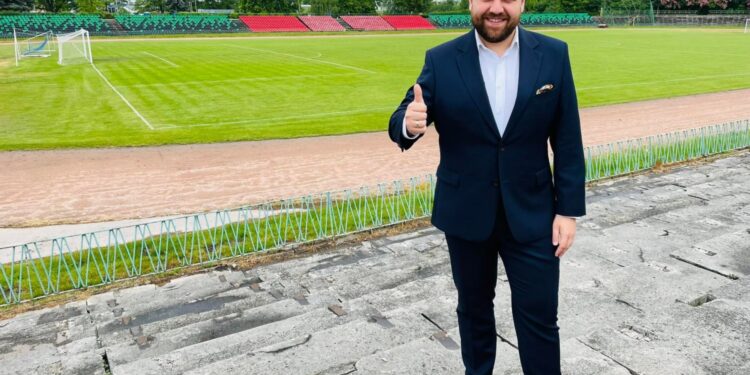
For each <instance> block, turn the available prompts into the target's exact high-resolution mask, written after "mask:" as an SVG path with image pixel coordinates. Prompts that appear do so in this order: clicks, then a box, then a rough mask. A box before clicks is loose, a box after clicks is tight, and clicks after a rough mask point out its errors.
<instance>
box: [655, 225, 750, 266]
mask: <svg viewBox="0 0 750 375" xmlns="http://www.w3.org/2000/svg"><path fill="white" fill-rule="evenodd" d="M748 254H750V223H747V224H746V227H745V228H744V229H742V230H739V231H736V232H732V233H729V234H725V235H722V236H719V237H714V238H711V239H708V240H705V241H702V242H699V243H697V244H695V245H694V246H693V247H691V248H686V249H681V250H678V251H674V252H672V253H671V254H670V256H671V257H673V258H675V259H678V260H681V261H684V262H688V263H690V264H694V265H696V266H697V267H700V268H704V269H706V270H709V271H711V272H715V273H717V274H720V275H722V276H725V277H727V278H730V279H738V278H742V277H747V276H748V275H750V264H748V263H747V257H748Z"/></svg>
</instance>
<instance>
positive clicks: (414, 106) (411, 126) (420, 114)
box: [406, 83, 427, 135]
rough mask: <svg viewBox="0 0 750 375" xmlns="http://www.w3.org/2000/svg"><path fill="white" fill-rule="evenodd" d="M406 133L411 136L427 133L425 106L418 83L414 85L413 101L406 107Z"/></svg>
mask: <svg viewBox="0 0 750 375" xmlns="http://www.w3.org/2000/svg"><path fill="white" fill-rule="evenodd" d="M406 131H407V132H409V134H413V135H418V134H424V132H426V131H427V105H426V104H425V103H424V98H423V97H422V87H420V86H419V84H418V83H417V84H415V85H414V100H413V101H412V102H411V103H409V105H408V106H407V107H406Z"/></svg>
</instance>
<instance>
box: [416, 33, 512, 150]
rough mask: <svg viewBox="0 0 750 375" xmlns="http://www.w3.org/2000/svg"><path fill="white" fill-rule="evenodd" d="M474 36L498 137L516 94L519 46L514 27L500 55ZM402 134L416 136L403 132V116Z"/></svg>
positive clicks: (508, 117)
mask: <svg viewBox="0 0 750 375" xmlns="http://www.w3.org/2000/svg"><path fill="white" fill-rule="evenodd" d="M474 37H475V38H476V42H477V50H478V52H479V67H480V69H481V70H482V79H483V80H484V88H485V90H486V91H487V98H488V99H489V101H490V107H491V108H492V116H493V117H494V118H495V124H497V130H498V131H499V132H500V135H501V136H502V135H503V133H504V132H505V127H506V126H508V120H509V119H510V114H511V112H513V105H514V104H515V102H516V95H517V93H518V72H519V64H520V62H519V60H520V56H521V54H520V45H519V44H518V26H516V30H515V32H514V35H513V41H512V42H511V45H510V47H508V49H506V50H505V53H503V55H502V56H498V55H497V54H496V53H495V52H494V51H492V50H491V49H489V48H487V46H485V45H484V43H482V40H481V39H480V38H479V33H478V32H477V31H476V30H474ZM403 135H404V137H406V138H407V139H416V138H417V136H413V137H411V136H409V133H408V132H407V131H406V116H404V122H403Z"/></svg>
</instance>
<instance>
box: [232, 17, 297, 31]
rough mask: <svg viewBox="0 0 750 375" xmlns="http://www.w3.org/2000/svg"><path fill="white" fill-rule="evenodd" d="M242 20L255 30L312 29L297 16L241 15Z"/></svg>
mask: <svg viewBox="0 0 750 375" xmlns="http://www.w3.org/2000/svg"><path fill="white" fill-rule="evenodd" d="M240 20H241V21H242V22H243V23H245V25H247V27H248V28H250V30H251V31H254V32H271V31H310V29H308V28H307V26H305V24H303V23H302V22H300V20H299V19H297V17H295V16H240Z"/></svg>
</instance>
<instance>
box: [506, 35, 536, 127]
mask: <svg viewBox="0 0 750 375" xmlns="http://www.w3.org/2000/svg"><path fill="white" fill-rule="evenodd" d="M518 32H519V35H518V44H519V45H520V47H521V50H520V52H521V56H520V57H519V64H518V70H519V73H518V93H517V94H516V102H515V104H514V105H513V112H511V114H510V119H508V125H507V126H506V127H505V132H504V133H503V135H504V136H505V138H507V137H508V135H509V134H511V133H510V132H511V131H512V130H513V128H515V127H516V126H517V123H518V120H519V119H520V116H521V114H522V113H523V110H524V108H525V107H526V104H527V103H528V102H529V99H531V97H532V96H533V95H535V94H536V92H535V90H536V87H535V84H536V80H537V77H538V76H539V70H540V68H541V67H542V53H541V52H539V51H538V50H537V49H536V46H537V45H538V44H539V43H538V42H537V40H536V38H534V36H533V35H532V34H531V33H529V32H528V31H526V30H525V29H523V28H522V27H520V26H519V27H518Z"/></svg>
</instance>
